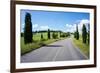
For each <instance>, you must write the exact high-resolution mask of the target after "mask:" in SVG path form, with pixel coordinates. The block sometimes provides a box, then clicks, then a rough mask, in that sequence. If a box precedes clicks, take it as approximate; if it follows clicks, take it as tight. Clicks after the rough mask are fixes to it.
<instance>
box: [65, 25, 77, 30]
mask: <svg viewBox="0 0 100 73" xmlns="http://www.w3.org/2000/svg"><path fill="white" fill-rule="evenodd" d="M65 26H66V31H67V32H74V31H75V30H76V24H73V25H72V24H66V25H65Z"/></svg>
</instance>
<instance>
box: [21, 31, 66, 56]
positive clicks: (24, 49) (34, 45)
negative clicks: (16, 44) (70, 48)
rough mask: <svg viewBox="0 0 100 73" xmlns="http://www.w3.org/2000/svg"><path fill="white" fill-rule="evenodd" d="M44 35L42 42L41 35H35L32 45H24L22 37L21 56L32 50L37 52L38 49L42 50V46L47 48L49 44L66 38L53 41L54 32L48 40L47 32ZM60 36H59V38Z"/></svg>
mask: <svg viewBox="0 0 100 73" xmlns="http://www.w3.org/2000/svg"><path fill="white" fill-rule="evenodd" d="M42 34H43V39H42V40H41V33H35V34H34V35H33V43H30V44H24V37H21V55H23V54H25V53H28V52H30V51H32V50H35V49H37V48H40V47H42V46H45V45H47V44H50V43H52V42H55V41H58V40H61V39H65V38H58V39H53V38H52V32H51V33H50V34H51V39H48V38H47V32H44V33H42ZM59 36H60V35H59V34H58V37H59Z"/></svg>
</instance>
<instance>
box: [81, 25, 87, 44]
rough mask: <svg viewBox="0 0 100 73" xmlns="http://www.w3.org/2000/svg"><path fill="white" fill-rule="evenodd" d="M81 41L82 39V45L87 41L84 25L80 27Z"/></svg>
mask: <svg viewBox="0 0 100 73" xmlns="http://www.w3.org/2000/svg"><path fill="white" fill-rule="evenodd" d="M82 39H83V43H86V40H87V30H86V26H85V24H83V27H82Z"/></svg>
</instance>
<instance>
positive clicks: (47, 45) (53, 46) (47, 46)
mask: <svg viewBox="0 0 100 73" xmlns="http://www.w3.org/2000/svg"><path fill="white" fill-rule="evenodd" d="M45 47H62V45H46V46H45Z"/></svg>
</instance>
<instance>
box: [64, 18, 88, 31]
mask: <svg viewBox="0 0 100 73" xmlns="http://www.w3.org/2000/svg"><path fill="white" fill-rule="evenodd" d="M77 21H78V23H77V24H66V25H65V26H66V31H67V32H75V31H76V25H78V30H79V32H80V33H82V27H83V24H85V26H86V28H87V29H88V24H89V23H90V21H89V20H87V19H82V20H77Z"/></svg>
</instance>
